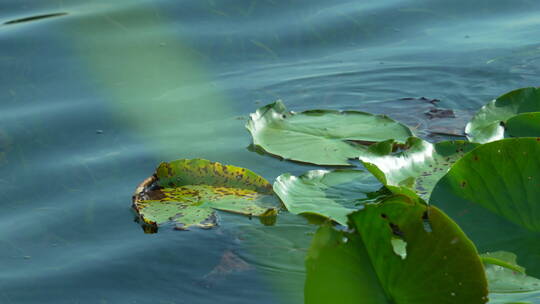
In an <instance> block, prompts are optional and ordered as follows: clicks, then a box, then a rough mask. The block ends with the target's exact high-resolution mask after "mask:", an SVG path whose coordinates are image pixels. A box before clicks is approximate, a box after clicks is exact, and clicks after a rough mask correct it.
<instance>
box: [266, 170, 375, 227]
mask: <svg viewBox="0 0 540 304" xmlns="http://www.w3.org/2000/svg"><path fill="white" fill-rule="evenodd" d="M380 188H381V184H380V183H379V182H378V181H377V179H376V178H375V177H373V175H371V174H370V173H369V172H366V171H360V170H350V169H343V170H334V171H328V170H312V171H308V172H307V173H305V174H303V175H301V176H299V177H297V176H294V175H291V174H288V173H286V174H282V175H280V176H279V177H278V178H277V179H276V181H275V183H274V191H275V193H276V194H277V196H279V198H280V199H281V201H282V202H283V204H284V205H285V207H286V208H287V210H289V212H291V213H294V214H303V213H310V214H317V215H322V216H325V217H329V218H331V219H332V220H334V221H336V222H338V223H340V224H341V225H347V214H349V213H351V212H353V211H355V210H358V209H359V208H360V206H361V204H362V202H361V201H360V200H361V199H366V198H367V194H368V193H371V192H375V191H377V190H379V189H380Z"/></svg>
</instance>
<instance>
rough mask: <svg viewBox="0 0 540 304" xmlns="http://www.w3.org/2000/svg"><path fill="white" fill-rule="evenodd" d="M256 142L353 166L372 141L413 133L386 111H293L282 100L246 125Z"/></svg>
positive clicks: (307, 158) (278, 151)
mask: <svg viewBox="0 0 540 304" xmlns="http://www.w3.org/2000/svg"><path fill="white" fill-rule="evenodd" d="M246 128H247V129H248V130H249V132H250V133H251V135H252V137H253V144H254V145H255V146H259V147H260V148H262V149H264V150H265V151H266V152H267V153H270V154H273V155H277V156H279V157H282V158H284V159H288V160H294V161H300V162H306V163H312V164H317V165H336V166H350V164H349V162H348V161H347V160H348V159H352V158H356V157H358V155H359V154H360V151H362V150H363V149H364V146H363V145H362V144H370V143H374V142H379V141H383V140H388V139H395V140H396V141H399V142H403V141H405V140H406V139H407V137H409V136H411V135H412V133H411V131H410V130H409V129H408V128H407V127H406V126H404V125H402V124H400V123H398V122H396V121H394V120H392V119H390V118H388V117H387V116H383V115H373V114H369V113H365V112H358V111H333V110H310V111H305V112H301V113H294V112H289V111H287V109H286V108H285V105H284V104H283V103H282V102H281V101H276V102H274V103H272V104H269V105H266V106H264V107H262V108H259V109H258V110H257V111H256V112H255V113H253V114H251V116H250V119H249V121H248V123H247V125H246Z"/></svg>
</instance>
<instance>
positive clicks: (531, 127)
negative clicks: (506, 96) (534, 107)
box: [505, 112, 540, 137]
mask: <svg viewBox="0 0 540 304" xmlns="http://www.w3.org/2000/svg"><path fill="white" fill-rule="evenodd" d="M505 128H506V134H507V135H508V137H529V136H540V112H530V113H523V114H519V115H516V116H512V118H510V119H508V120H507V121H506V125H505Z"/></svg>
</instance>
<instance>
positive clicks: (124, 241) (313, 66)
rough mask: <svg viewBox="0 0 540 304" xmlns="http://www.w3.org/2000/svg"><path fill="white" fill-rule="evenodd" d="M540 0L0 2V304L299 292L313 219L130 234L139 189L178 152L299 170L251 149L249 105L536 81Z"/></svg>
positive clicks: (471, 102)
mask: <svg viewBox="0 0 540 304" xmlns="http://www.w3.org/2000/svg"><path fill="white" fill-rule="evenodd" d="M539 8H540V3H539V2H537V1H526V0H513V1H510V0H491V1H472V2H471V1H464V0H457V1H442V0H440V1H413V0H386V1H345V0H343V1H342V0H340V1H313V0H289V1H285V0H283V1H272V0H236V1H219V0H208V1H201V0H184V1H164V0H160V1H125V0H119V1H114V2H112V1H104V0H97V1H91V2H89V1H81V0H64V1H61V0H59V1H38V0H25V1H20V0H4V1H3V3H2V4H1V5H0V23H2V24H4V25H1V26H0V68H1V72H0V102H1V103H0V105H1V111H0V153H1V154H0V168H1V172H2V175H1V178H0V187H1V191H0V198H1V202H2V207H3V209H2V210H3V212H2V214H1V220H0V231H1V232H0V244H1V247H2V248H3V250H0V260H1V262H2V265H4V266H3V271H2V274H1V275H0V276H1V279H0V282H1V283H0V302H2V303H37V302H39V303H190V304H191V303H215V302H216V301H219V302H220V303H223V304H226V303H235V304H237V303H253V302H255V301H256V302H257V303H301V302H302V284H303V282H302V280H303V254H304V253H305V249H306V247H307V246H308V244H309V238H310V233H311V232H312V231H313V230H314V226H311V225H309V224H307V222H306V221H305V220H304V219H302V218H300V217H295V216H291V215H284V216H283V217H282V218H281V219H280V220H279V222H278V226H276V227H264V226H262V225H261V224H260V223H258V222H257V221H255V220H249V219H247V218H243V217H239V216H234V215H225V214H222V217H221V218H222V223H223V225H222V227H221V228H220V229H215V230H210V231H199V230H195V231H190V232H178V231H173V230H172V229H169V228H170V227H163V228H162V229H160V231H159V233H157V234H144V233H143V232H142V229H141V228H140V227H139V226H138V224H137V223H134V222H133V214H132V213H131V211H130V208H129V207H130V203H131V201H130V200H131V194H132V192H133V190H134V188H135V186H136V185H137V183H139V182H140V181H142V180H143V179H144V178H145V177H146V176H148V175H149V174H151V172H152V170H153V169H154V168H155V166H156V165H157V164H158V163H159V162H160V161H162V160H172V159H176V158H190V157H203V158H208V159H211V160H214V161H220V162H224V163H228V164H234V165H238V166H243V167H248V168H250V169H252V170H254V171H255V172H258V173H260V174H262V175H263V176H265V177H266V178H267V179H269V180H271V181H272V180H273V179H274V178H275V177H276V176H278V175H279V174H281V173H283V172H291V173H294V174H301V173H302V172H304V171H305V170H307V169H310V168H311V167H309V166H302V165H296V164H290V163H286V162H281V161H279V160H277V159H274V158H271V157H267V156H261V155H258V154H256V153H253V152H249V151H248V150H247V149H246V147H247V146H248V145H249V143H250V138H249V134H248V133H247V132H246V131H245V129H244V127H243V125H244V123H245V120H246V118H247V115H248V114H249V113H250V112H253V111H254V110H255V109H256V108H257V107H259V106H261V105H263V104H266V103H269V102H272V101H274V100H276V99H283V100H284V102H285V103H286V104H287V105H288V107H289V108H291V109H294V110H303V109H309V108H334V109H357V110H365V109H369V110H370V111H377V110H380V111H381V112H385V111H386V112H388V111H390V112H392V111H398V110H394V108H392V110H388V107H386V106H385V105H387V104H388V102H393V104H394V106H393V107H395V102H396V101H398V100H400V99H402V98H409V97H414V98H419V97H426V98H429V99H439V100H440V106H442V107H446V108H452V109H455V110H464V111H474V110H476V109H478V108H479V107H480V106H481V105H483V104H484V103H486V102H487V101H489V100H490V99H492V98H494V97H496V96H498V95H500V94H502V93H504V92H507V91H509V90H512V89H515V88H519V87H525V86H537V85H538V84H539V78H540V41H539V39H538V38H536V37H540V26H539V25H540V18H539V15H538V13H537V12H538V11H539V10H538V9H539ZM6 23H7V24H6ZM407 106H409V105H408V104H407V103H404V104H403V107H404V108H405V107H407ZM389 114H390V116H392V113H389ZM396 115H397V113H396ZM283 235H287V237H285V238H284V237H282V236H283ZM231 257H233V258H231ZM235 257H236V258H238V260H236V258H235ZM224 258H225V260H227V259H229V261H232V262H231V263H229V264H227V262H226V261H225V264H224V262H223V261H224ZM235 261H237V262H236V263H235ZM238 261H243V262H245V263H247V264H248V265H249V266H246V267H243V266H242V265H244V264H242V263H240V262H238ZM218 265H233V266H231V267H222V268H219V267H218V268H216V266H218ZM235 267H236V268H235ZM216 269H217V270H216Z"/></svg>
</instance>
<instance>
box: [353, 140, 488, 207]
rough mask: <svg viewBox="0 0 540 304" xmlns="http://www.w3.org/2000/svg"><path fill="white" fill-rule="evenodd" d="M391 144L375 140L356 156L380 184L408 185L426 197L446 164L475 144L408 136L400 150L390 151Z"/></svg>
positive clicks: (448, 164) (393, 144)
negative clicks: (433, 141)
mask: <svg viewBox="0 0 540 304" xmlns="http://www.w3.org/2000/svg"><path fill="white" fill-rule="evenodd" d="M395 146H396V145H395V143H394V142H392V141H385V142H381V143H378V144H376V145H374V146H372V147H370V148H369V150H368V151H366V152H365V153H362V155H361V156H360V160H361V161H362V163H363V164H364V166H365V167H366V168H367V169H368V170H369V171H370V172H371V173H373V175H375V176H376V177H377V178H378V179H379V180H380V181H381V182H382V183H383V184H384V185H386V186H396V187H408V188H410V189H412V190H414V191H415V192H416V193H417V194H418V195H419V196H420V197H421V198H423V199H425V200H427V199H429V196H430V195H431V191H432V190H433V187H435V184H436V183H437V181H438V180H439V179H440V178H441V177H443V176H444V174H446V172H448V170H449V169H450V166H452V164H453V163H454V162H456V161H457V160H458V159H459V158H460V157H462V156H463V155H464V154H465V153H467V152H469V151H470V150H472V149H474V148H475V147H477V146H478V144H474V143H470V142H467V141H462V140H456V141H444V142H439V143H436V144H432V143H429V142H426V141H423V140H422V139H420V138H416V137H411V138H409V139H408V140H407V143H406V144H405V145H404V146H402V147H401V151H399V152H392V150H393V148H395Z"/></svg>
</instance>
